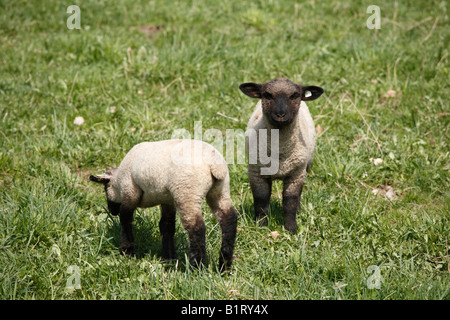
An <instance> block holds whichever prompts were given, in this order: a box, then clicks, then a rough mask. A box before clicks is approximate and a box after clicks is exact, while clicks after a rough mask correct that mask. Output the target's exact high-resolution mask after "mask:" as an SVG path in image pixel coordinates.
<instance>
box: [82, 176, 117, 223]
mask: <svg viewBox="0 0 450 320" xmlns="http://www.w3.org/2000/svg"><path fill="white" fill-rule="evenodd" d="M113 170H116V169H111V170H110V171H107V172H105V173H104V174H103V176H94V175H91V176H89V180H91V181H93V182H96V183H101V184H102V185H103V186H104V188H105V194H106V202H107V203H108V210H109V212H111V214H112V215H115V216H116V215H118V214H119V209H120V203H116V202H113V201H111V200H110V199H108V189H109V188H110V187H111V178H112V172H113Z"/></svg>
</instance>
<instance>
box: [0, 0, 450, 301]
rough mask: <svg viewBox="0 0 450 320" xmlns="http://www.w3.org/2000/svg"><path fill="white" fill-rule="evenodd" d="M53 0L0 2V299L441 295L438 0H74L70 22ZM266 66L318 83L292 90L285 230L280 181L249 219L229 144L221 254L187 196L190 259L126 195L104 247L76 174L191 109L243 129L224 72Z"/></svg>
mask: <svg viewBox="0 0 450 320" xmlns="http://www.w3.org/2000/svg"><path fill="white" fill-rule="evenodd" d="M71 4H72V3H64V2H61V1H56V0H54V1H53V0H48V1H41V2H30V1H1V2H0V8H1V10H0V39H1V41H0V52H1V59H0V74H1V76H0V275H1V276H0V299H377V300H378V299H380V300H381V299H394V300H400V299H433V300H434V299H444V300H449V299H450V289H449V288H450V265H449V251H448V245H449V242H450V237H449V235H450V225H449V219H450V215H449V207H450V201H449V200H450V198H449V192H448V190H449V174H448V173H449V172H448V171H449V164H448V159H449V148H448V138H449V135H448V128H449V109H448V97H449V94H450V90H449V88H450V86H449V84H450V81H449V79H450V77H449V60H450V58H449V49H448V44H449V40H450V34H449V32H448V30H449V20H448V14H447V12H448V8H447V6H448V5H447V4H446V3H445V2H441V1H414V4H406V3H402V2H395V3H392V2H389V1H379V2H378V3H366V2H364V1H356V2H351V3H341V2H339V1H333V0H330V1H320V2H319V1H307V2H304V3H301V4H294V3H293V2H291V1H254V2H252V3H251V4H246V5H243V3H242V2H240V1H222V2H217V1H208V0H198V1H197V0H193V1H186V2H184V1H171V2H167V1H150V2H149V1H115V2H106V1H82V2H80V3H79V4H78V5H79V6H80V9H81V27H82V29H81V30H69V29H68V28H67V27H66V20H67V18H68V17H69V14H67V13H66V9H67V7H68V6H69V5H71ZM370 4H376V5H378V6H380V8H381V29H379V30H369V29H368V28H367V27H366V20H367V19H368V17H369V16H370V14H367V13H366V9H367V7H368V6H369V5H370ZM142 26H147V27H145V28H142ZM156 26H160V28H156ZM275 77H288V78H290V79H292V80H294V81H298V82H302V83H304V84H307V85H319V86H322V87H323V88H324V89H325V94H324V96H323V97H321V98H320V99H319V100H316V101H314V102H311V103H309V108H310V110H311V112H312V114H313V117H314V119H315V123H316V125H318V126H320V128H318V130H319V131H320V132H321V133H320V134H319V138H318V142H317V151H316V157H315V160H314V165H313V168H312V171H311V173H310V175H309V176H308V179H307V190H305V191H304V193H303V198H302V212H301V214H300V215H298V217H297V222H298V225H299V233H298V235H296V236H292V235H290V234H288V233H287V232H285V230H284V228H283V223H282V221H283V220H282V210H281V202H280V201H281V200H280V199H281V188H282V187H281V184H280V183H276V184H275V186H274V188H273V199H272V204H271V215H270V218H269V225H268V227H265V228H260V227H256V225H255V223H254V221H253V208H252V195H251V192H250V188H249V183H248V178H247V175H246V165H241V164H230V166H229V168H230V175H231V191H232V198H233V201H234V203H235V205H236V207H237V208H238V210H239V211H240V213H241V215H240V217H239V222H238V228H239V230H238V234H237V244H236V248H235V254H236V259H235V261H234V265H233V272H232V274H230V275H228V276H221V275H220V274H219V273H218V272H217V270H216V264H217V263H216V261H217V260H218V251H219V247H220V241H221V238H220V232H219V228H218V225H217V223H216V221H215V220H214V218H213V215H212V213H211V212H210V211H209V208H208V207H207V206H206V205H205V210H204V211H205V222H206V225H207V253H208V257H209V261H210V264H209V267H208V268H207V269H206V270H204V271H201V272H195V271H194V272H192V271H190V270H189V269H188V268H187V263H186V255H187V253H188V242H187V237H186V234H185V232H184V230H183V228H182V227H181V225H180V222H179V220H177V232H176V241H177V244H178V245H177V251H178V257H179V260H178V261H176V262H173V263H170V264H164V263H162V262H161V261H160V252H161V245H160V235H159V230H158V221H159V209H158V208H151V209H145V210H138V212H137V213H136V217H135V237H136V241H137V243H136V246H137V254H136V257H133V258H125V257H122V256H120V255H119V253H118V249H117V248H118V244H119V240H120V239H119V238H120V225H119V222H118V219H117V218H113V217H112V216H110V215H108V214H107V211H106V209H105V208H106V202H105V199H104V194H103V190H101V188H98V186H97V185H94V184H91V183H89V182H88V179H87V177H88V175H89V174H90V173H100V172H103V170H105V169H107V168H109V167H112V166H116V165H118V164H119V162H120V160H121V159H122V157H123V156H124V155H125V153H126V152H127V151H128V150H129V149H130V148H131V147H132V146H133V145H135V144H136V143H138V142H141V141H147V140H150V141H154V140H161V139H168V138H170V137H171V134H172V132H173V131H174V130H175V129H180V128H184V129H187V130H188V131H189V132H191V133H193V128H194V121H202V129H203V132H205V131H206V130H208V129H210V128H214V129H218V130H220V131H222V132H223V133H225V131H226V130H227V129H242V130H244V129H245V127H246V123H247V120H248V119H249V117H250V115H251V113H252V110H253V105H254V103H255V101H251V100H250V99H248V98H247V97H246V96H244V95H243V94H241V93H240V92H239V90H238V85H239V84H240V83H242V82H249V81H252V82H263V81H266V80H269V79H272V78H275ZM388 90H394V92H395V96H389V95H386V93H387V92H388ZM219 113H220V114H219ZM223 115H225V116H223ZM77 116H82V117H83V118H84V119H85V122H84V124H82V125H81V126H77V125H75V124H74V123H73V121H74V119H75V117H77ZM371 158H373V159H375V158H381V159H382V160H383V162H382V164H380V165H377V166H375V165H374V164H373V162H371V161H370V159H371ZM386 186H390V187H392V188H393V190H394V191H395V196H394V197H391V198H389V197H386V196H383V190H385V188H386ZM377 191H378V194H376V195H375V194H374V193H376V192H377ZM274 231H276V232H278V237H276V236H275V235H276V234H275V233H272V234H271V232H274ZM269 234H271V235H269ZM74 265H75V266H78V267H79V270H80V284H81V289H78V290H74V291H72V292H70V291H67V290H66V284H67V281H68V279H69V277H70V276H71V274H70V273H68V272H67V270H68V268H69V266H74ZM372 265H375V266H378V267H379V270H380V274H381V277H382V281H381V284H380V288H379V289H376V288H372V289H371V288H369V287H368V285H367V280H368V278H369V277H370V276H373V271H370V270H368V269H369V267H370V266H372Z"/></svg>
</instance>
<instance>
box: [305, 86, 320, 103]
mask: <svg viewBox="0 0 450 320" xmlns="http://www.w3.org/2000/svg"><path fill="white" fill-rule="evenodd" d="M322 93H323V89H322V88H321V87H316V86H307V87H304V86H302V100H303V101H311V100H316V99H317V98H318V97H320V96H321V95H322Z"/></svg>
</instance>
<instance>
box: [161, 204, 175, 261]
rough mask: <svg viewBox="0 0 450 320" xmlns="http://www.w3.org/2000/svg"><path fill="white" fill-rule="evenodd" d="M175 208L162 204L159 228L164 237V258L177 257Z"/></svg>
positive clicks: (162, 254)
mask: <svg viewBox="0 0 450 320" xmlns="http://www.w3.org/2000/svg"><path fill="white" fill-rule="evenodd" d="M175 213H176V211H175V208H174V207H172V206H168V205H161V220H160V221H159V230H160V232H161V237H162V253H161V256H162V258H163V260H171V259H175V258H176V253H175V243H174V235H175Z"/></svg>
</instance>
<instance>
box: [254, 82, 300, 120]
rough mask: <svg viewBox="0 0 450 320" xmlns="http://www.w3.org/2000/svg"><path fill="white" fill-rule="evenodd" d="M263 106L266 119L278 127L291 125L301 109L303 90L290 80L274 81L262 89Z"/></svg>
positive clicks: (264, 85)
mask: <svg viewBox="0 0 450 320" xmlns="http://www.w3.org/2000/svg"><path fill="white" fill-rule="evenodd" d="M261 91H262V93H261V104H262V110H263V113H264V114H265V116H266V118H267V119H268V120H269V121H270V123H272V124H273V125H274V126H276V127H284V126H286V125H288V124H290V123H291V122H292V121H293V120H294V119H295V116H296V115H297V112H298V109H299V107H300V102H301V97H302V88H301V87H300V86H299V85H297V84H295V83H293V82H291V81H289V80H284V79H283V80H273V81H270V82H267V83H265V84H263V85H262V87H261Z"/></svg>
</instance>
